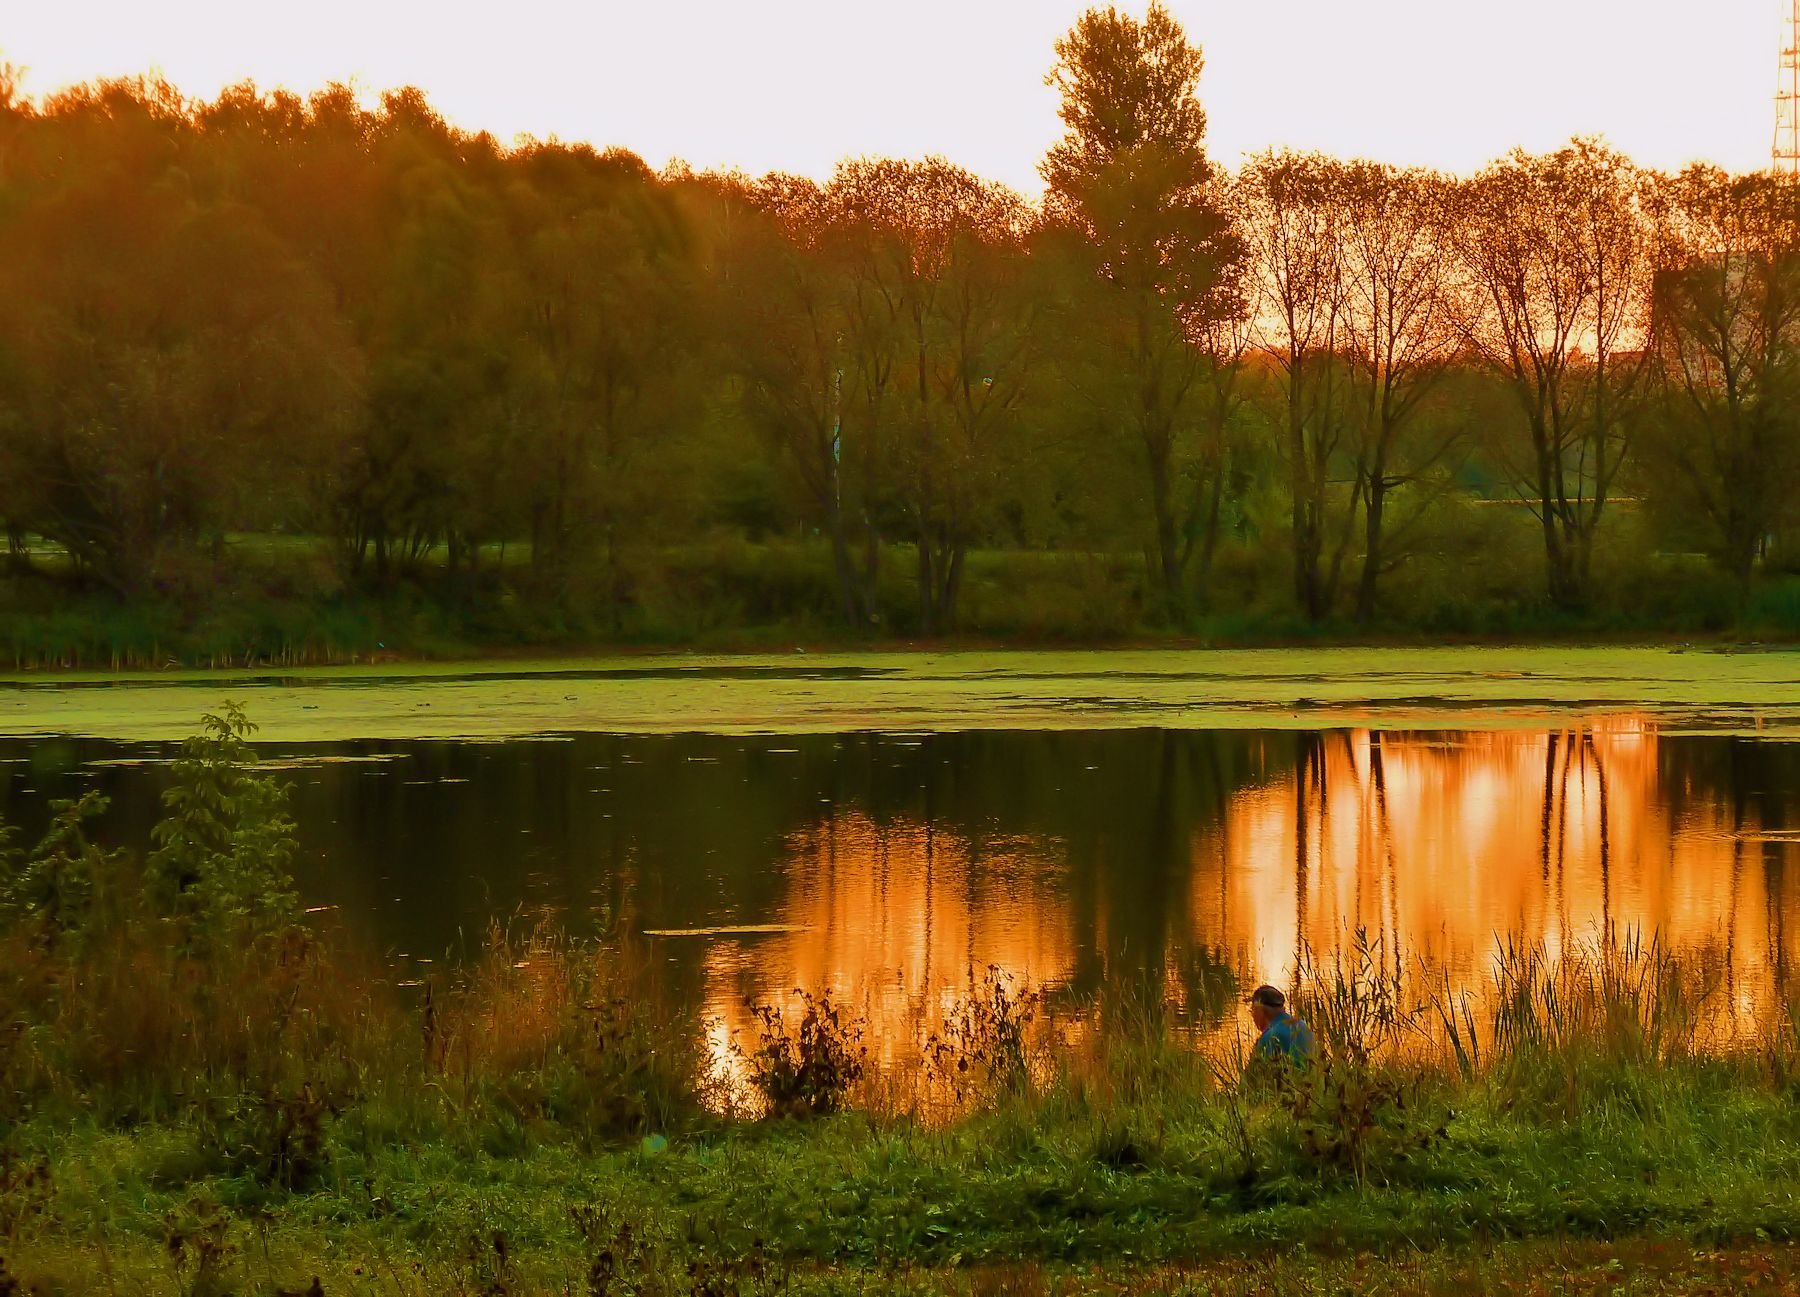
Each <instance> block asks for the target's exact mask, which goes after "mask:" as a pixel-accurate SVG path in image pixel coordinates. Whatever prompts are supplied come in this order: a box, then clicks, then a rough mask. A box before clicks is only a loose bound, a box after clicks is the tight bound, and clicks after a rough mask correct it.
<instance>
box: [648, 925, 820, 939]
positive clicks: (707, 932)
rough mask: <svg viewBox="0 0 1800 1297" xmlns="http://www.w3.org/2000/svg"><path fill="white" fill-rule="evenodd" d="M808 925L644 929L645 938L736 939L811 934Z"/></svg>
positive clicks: (810, 926) (810, 928)
mask: <svg viewBox="0 0 1800 1297" xmlns="http://www.w3.org/2000/svg"><path fill="white" fill-rule="evenodd" d="M812 930H813V928H812V925H811V924H808V923H741V924H736V925H734V926H720V927H710V928H646V929H645V930H644V935H645V936H646V937H737V936H756V935H760V934H763V933H770V932H811V931H812Z"/></svg>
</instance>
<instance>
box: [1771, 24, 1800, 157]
mask: <svg viewBox="0 0 1800 1297" xmlns="http://www.w3.org/2000/svg"><path fill="white" fill-rule="evenodd" d="M1782 9H1783V11H1784V15H1785V16H1784V17H1783V18H1782V23H1781V77H1780V80H1779V81H1778V82H1777V85H1776V90H1775V146H1774V148H1773V149H1772V150H1771V159H1772V162H1771V165H1772V166H1773V167H1774V169H1775V171H1776V172H1777V173H1778V174H1781V175H1786V176H1794V175H1800V0H1782Z"/></svg>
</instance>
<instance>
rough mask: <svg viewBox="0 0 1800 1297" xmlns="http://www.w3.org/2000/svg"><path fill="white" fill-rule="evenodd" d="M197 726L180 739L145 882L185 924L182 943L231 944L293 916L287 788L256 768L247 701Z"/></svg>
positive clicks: (288, 923)
mask: <svg viewBox="0 0 1800 1297" xmlns="http://www.w3.org/2000/svg"><path fill="white" fill-rule="evenodd" d="M200 724H201V732H200V733H199V734H196V735H193V736H192V737H190V738H188V739H186V740H185V741H184V742H183V743H182V745H181V756H180V757H179V758H178V759H177V760H176V761H175V763H174V766H173V772H174V776H175V780H174V783H173V785H172V786H170V787H169V788H168V789H167V790H166V791H165V792H164V793H163V817H162V819H161V820H159V821H158V822H157V824H156V826H155V827H154V828H153V829H152V830H151V836H152V838H153V839H154V841H155V844H156V846H155V850H153V851H152V852H151V853H150V857H149V860H148V866H149V868H148V875H149V883H150V887H151V890H152V894H153V895H154V897H155V898H156V901H157V903H158V905H159V906H160V907H161V908H162V909H163V910H164V911H165V912H166V913H168V914H169V915H170V916H171V917H173V918H175V919H176V920H177V921H178V922H180V923H182V924H183V926H184V928H185V931H184V933H183V940H184V944H188V945H190V946H194V945H201V944H204V943H206V942H208V941H222V942H223V943H224V944H226V945H227V946H231V945H235V944H238V943H240V942H242V941H243V940H245V939H247V938H248V939H254V938H257V937H261V936H266V935H270V934H274V933H279V932H281V931H282V930H283V929H286V928H290V927H292V926H293V925H294V924H296V923H298V922H299V920H300V906H299V899H298V897H297V895H296V893H295V891H294V884H293V880H292V879H291V878H290V877H289V876H288V872H287V871H288V867H289V865H290V864H291V863H292V861H293V858H294V849H295V841H294V822H293V821H292V820H290V819H289V818H288V817H287V789H286V787H285V786H283V785H282V784H279V783H277V782H276V781H275V780H273V779H271V778H269V777H268V776H267V775H263V774H259V773H257V771H256V770H255V765H256V754H255V752H254V751H253V750H252V749H251V747H250V742H249V739H250V735H252V734H254V733H255V732H256V726H254V725H252V724H251V723H250V721H249V720H248V719H247V718H246V717H245V715H244V710H243V708H242V707H240V706H239V705H238V704H236V703H231V702H228V703H226V704H225V706H224V709H223V711H222V713H220V714H214V713H211V712H209V713H207V714H206V715H205V716H203V717H201V720H200Z"/></svg>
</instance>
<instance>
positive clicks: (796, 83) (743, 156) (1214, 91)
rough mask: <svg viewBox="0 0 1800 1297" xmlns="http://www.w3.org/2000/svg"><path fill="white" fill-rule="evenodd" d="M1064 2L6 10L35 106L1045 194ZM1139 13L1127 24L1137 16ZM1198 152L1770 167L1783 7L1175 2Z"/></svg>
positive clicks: (2, 8) (1545, 1)
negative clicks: (206, 112)
mask: <svg viewBox="0 0 1800 1297" xmlns="http://www.w3.org/2000/svg"><path fill="white" fill-rule="evenodd" d="M1084 7H1086V6H1085V5H1084V4H1082V3H1081V0H885V2H883V3H875V2H874V0H652V2H649V3H626V2H625V0H563V2H561V3H558V2H556V0H505V2H489V3H469V2H468V0H304V3H299V2H296V0H289V2H288V3H282V4H275V3H269V2H268V0H0V61H4V62H10V63H13V64H16V65H20V66H22V67H23V68H24V69H25V89H26V91H27V92H28V93H31V94H42V93H44V92H47V91H51V90H54V89H57V88H60V87H61V86H64V85H67V84H69V83H71V82H76V81H83V80H87V79H90V78H93V77H100V76H117V75H126V74H133V73H138V72H143V71H147V70H150V69H153V68H154V69H156V70H159V71H160V72H162V73H163V74H164V75H165V76H166V77H167V78H168V79H169V80H170V81H172V82H173V83H174V84H175V85H176V86H178V87H179V88H180V89H181V90H183V91H184V92H186V93H188V94H190V95H198V96H203V97H211V96H212V95H213V94H215V93H216V92H217V91H218V90H219V88H220V87H221V86H224V85H228V84H230V83H231V82H234V81H238V80H242V79H244V78H250V79H253V80H255V81H256V82H257V83H258V84H260V85H263V86H265V87H267V86H277V85H282V86H288V87H290V88H293V89H296V90H300V91H307V90H311V89H314V88H316V87H318V86H320V85H322V84H324V83H325V82H327V81H332V80H353V81H354V82H355V83H356V84H357V85H358V86H359V87H360V88H361V89H363V90H365V91H368V92H374V91H378V90H381V89H385V88H389V87H393V86H399V85H406V84H415V85H418V86H420V87H422V88H423V89H424V90H425V91H426V92H427V93H428V94H429V96H430V98H431V100H432V102H433V103H434V104H435V105H436V106H437V107H438V109H439V110H440V111H441V112H443V113H444V114H445V115H446V116H447V117H449V118H450V119H451V120H452V121H454V122H456V123H457V124H459V125H461V126H464V127H467V128H470V129H485V130H488V131H491V132H493V133H494V134H495V135H497V136H499V137H500V138H501V139H503V140H511V139H512V138H513V137H514V136H516V135H519V134H521V133H529V134H533V135H538V136H549V135H557V136H560V137H562V138H563V139H565V140H589V141H592V142H593V143H594V144H596V145H600V146H606V145H614V144H616V145H622V146H624V147H626V148H629V149H632V150H633V151H635V152H637V153H638V154H640V155H641V156H642V157H643V158H644V159H645V161H647V162H649V163H650V164H651V165H652V166H655V167H660V166H661V165H662V164H663V163H664V162H666V161H668V160H669V159H670V158H672V157H680V158H685V159H686V160H687V161H689V162H691V163H692V164H693V165H695V166H696V167H710V166H729V165H735V166H740V167H742V168H743V169H745V170H747V171H750V172H753V173H760V172H763V171H766V170H770V169H782V170H788V171H797V172H803V173H806V174H810V175H815V176H821V177H822V176H824V175H826V174H827V173H829V171H830V170H831V167H832V165H833V164H834V163H835V162H836V161H837V160H839V159H840V158H843V157H845V156H854V155H859V154H871V155H890V156H901V157H916V156H920V155H923V154H926V153H939V154H943V155H944V156H946V157H948V158H949V159H951V160H952V161H954V162H958V163H961V164H962V165H964V166H966V167H968V168H970V169H971V170H973V171H976V172H978V173H980V174H982V175H984V176H988V177H991V178H993V179H997V180H1003V181H1005V182H1007V183H1009V184H1011V185H1013V186H1015V187H1016V188H1019V189H1020V190H1022V191H1024V192H1025V193H1026V194H1028V195H1031V196H1035V195H1036V194H1037V193H1038V192H1039V191H1040V190H1041V188H1042V185H1041V182H1040V181H1039V180H1038V178H1037V173H1036V166H1037V162H1038V160H1039V158H1041V157H1042V156H1043V153H1044V151H1045V150H1046V148H1048V147H1049V145H1050V144H1051V143H1052V142H1054V140H1055V139H1056V138H1057V137H1058V135H1059V134H1060V129H1059V124H1058V122H1057V120H1056V97H1055V94H1054V92H1053V91H1051V90H1050V89H1049V88H1048V87H1046V86H1045V85H1044V75H1045V73H1046V72H1047V71H1048V70H1049V68H1050V65H1051V63H1052V62H1053V60H1054V57H1055V56H1054V53H1053V51H1052V48H1051V47H1052V44H1053V42H1054V41H1055V40H1056V38H1057V37H1058V36H1059V35H1060V34H1062V33H1063V32H1064V31H1066V30H1067V29H1068V28H1069V26H1070V25H1071V24H1072V23H1073V22H1074V21H1075V19H1076V17H1077V16H1078V15H1079V14H1080V12H1081V10H1082V9H1083V8H1084ZM1124 7H1127V8H1131V9H1132V10H1133V11H1134V12H1139V13H1141V12H1142V9H1141V6H1140V5H1131V4H1128V5H1126V6H1124ZM1168 7H1169V9H1170V10H1171V12H1173V13H1174V15H1175V17H1176V18H1177V19H1178V20H1179V21H1180V22H1181V23H1182V24H1183V26H1184V27H1185V28H1186V29H1187V32H1188V35H1189V37H1190V39H1192V40H1194V41H1195V42H1196V43H1198V44H1199V45H1200V46H1201V48H1202V50H1203V51H1204V53H1205V55H1206V71H1205V74H1204V76H1203V77H1202V79H1201V82H1200V98H1201V101H1202V103H1203V104H1204V105H1205V106H1206V109H1207V111H1208V114H1209V119H1210V123H1209V129H1208V145H1209V148H1210V150H1211V152H1212V154H1213V156H1214V157H1215V158H1218V159H1219V160H1221V161H1223V162H1225V163H1227V164H1235V163H1236V162H1237V161H1238V159H1239V158H1240V157H1242V156H1243V155H1244V154H1245V153H1247V152H1254V151H1256V150H1258V149H1261V148H1264V147H1266V146H1270V145H1277V146H1279V145H1284V144H1285V145H1292V146H1295V147H1298V148H1317V149H1322V150H1324V151H1326V152H1329V153H1334V154H1338V155H1340V156H1344V157H1353V156H1361V157H1372V158H1379V159H1384V160H1388V161H1393V162H1402V163H1426V164H1431V165H1435V166H1440V167H1445V168H1448V169H1450V170H1455V171H1468V170H1473V169H1474V168H1476V167H1478V166H1480V165H1481V164H1482V163H1483V162H1485V161H1487V160H1488V159H1490V158H1492V157H1494V156H1496V155H1498V154H1500V153H1502V152H1504V151H1505V150H1506V149H1508V148H1509V147H1511V146H1512V145H1514V144H1522V145H1524V146H1526V147H1528V148H1531V149H1547V148H1552V147H1554V146H1556V145H1557V144H1559V143H1561V142H1563V141H1565V140H1567V139H1568V138H1569V137H1570V136H1571V135H1574V134H1577V133H1580V134H1589V133H1599V134H1603V135H1605V136H1606V137H1607V139H1608V140H1610V141H1611V142H1612V143H1613V144H1614V145H1616V146H1618V147H1619V148H1621V149H1623V150H1624V151H1625V152H1627V153H1629V154H1631V155H1632V156H1633V157H1635V158H1636V159H1638V161H1640V162H1642V163H1645V164H1647V165H1652V166H1662V167H1675V166H1679V165H1680V164H1681V163H1683V162H1686V161H1688V160H1690V159H1693V158H1706V159H1708V160H1711V161H1715V162H1718V163H1720V164H1722V165H1725V166H1727V167H1731V168H1733V169H1741V170H1749V169H1756V168H1760V167H1764V166H1767V165H1768V160H1769V141H1770V137H1771V134H1772V131H1773V126H1774V91H1775V85H1776V70H1777V56H1778V45H1779V41H1778V38H1779V32H1780V16H1781V14H1780V11H1781V9H1782V8H1783V3H1782V0H1507V2H1506V3H1502V4H1483V3H1477V2H1475V0H1236V2H1235V3H1229V4H1228V3H1224V2H1223V0H1168Z"/></svg>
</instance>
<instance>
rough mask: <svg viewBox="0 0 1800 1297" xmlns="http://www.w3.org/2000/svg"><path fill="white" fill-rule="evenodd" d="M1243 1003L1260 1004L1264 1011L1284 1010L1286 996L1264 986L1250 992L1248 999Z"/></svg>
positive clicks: (1270, 987)
mask: <svg viewBox="0 0 1800 1297" xmlns="http://www.w3.org/2000/svg"><path fill="white" fill-rule="evenodd" d="M1244 1003H1246V1004H1260V1005H1262V1007H1263V1008H1265V1009H1285V1008H1287V996H1285V995H1283V994H1282V993H1281V992H1280V991H1278V990H1276V989H1275V988H1274V987H1272V986H1269V985H1266V984H1265V985H1263V986H1259V987H1257V988H1256V989H1255V990H1254V991H1252V992H1250V998H1249V999H1248V1000H1246V1001H1244Z"/></svg>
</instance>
